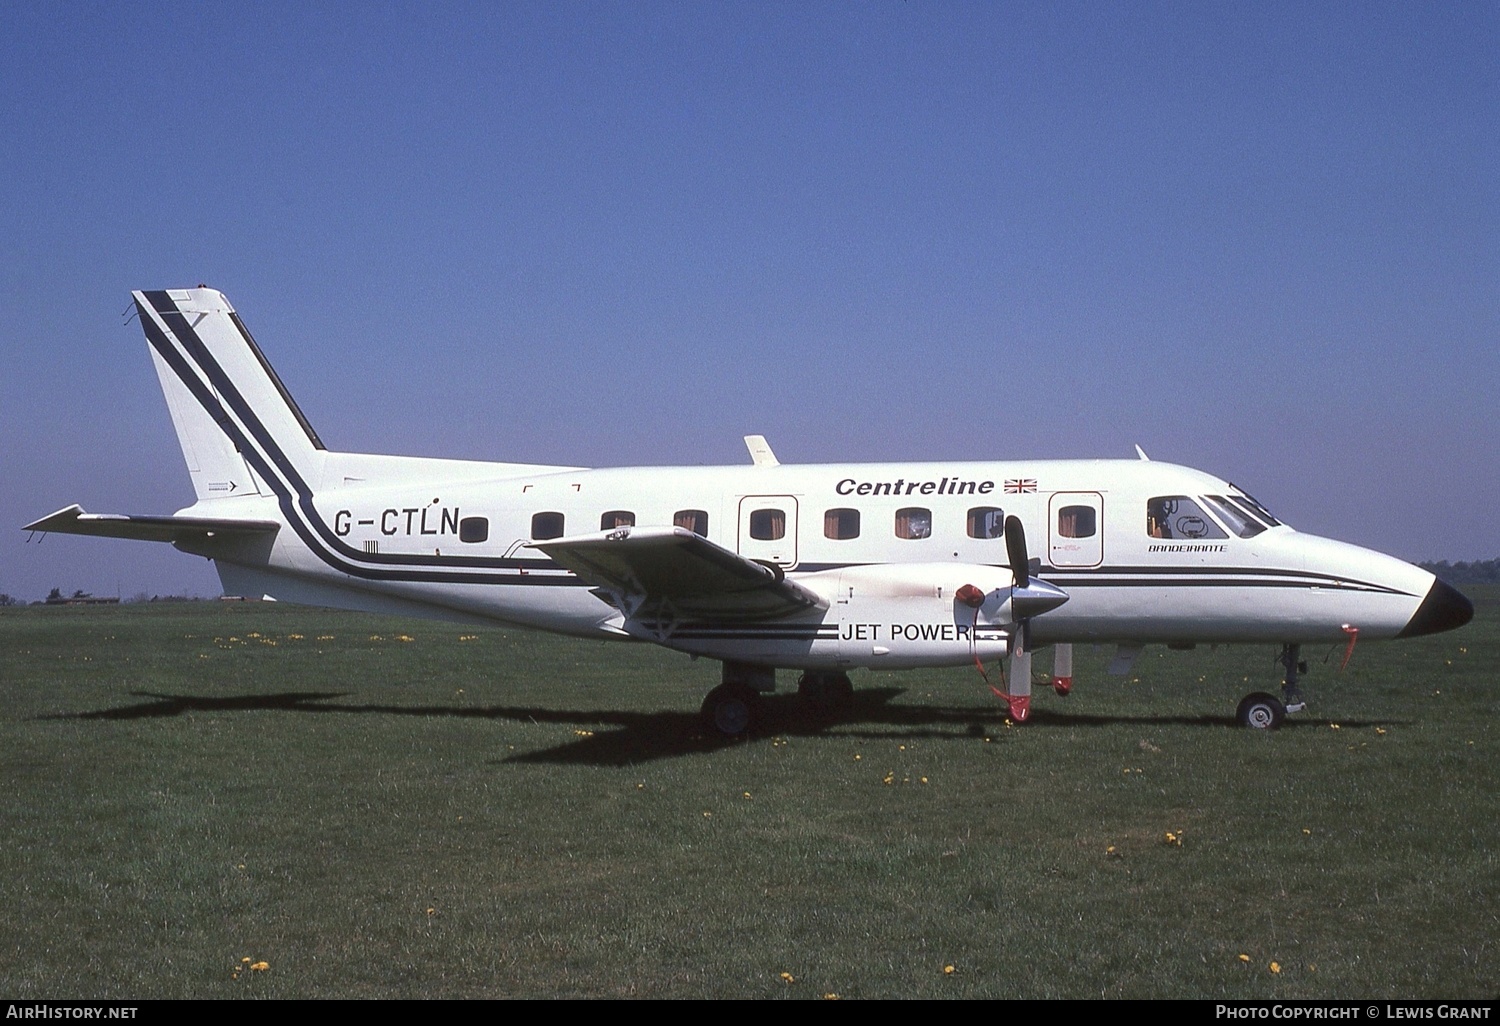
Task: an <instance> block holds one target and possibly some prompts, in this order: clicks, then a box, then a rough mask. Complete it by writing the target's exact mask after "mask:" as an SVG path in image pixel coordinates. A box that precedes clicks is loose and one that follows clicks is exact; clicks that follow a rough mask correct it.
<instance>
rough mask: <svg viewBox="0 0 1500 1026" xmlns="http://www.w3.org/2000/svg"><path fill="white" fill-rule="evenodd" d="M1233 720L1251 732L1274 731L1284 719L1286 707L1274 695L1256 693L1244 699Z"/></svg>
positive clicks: (1262, 692)
mask: <svg viewBox="0 0 1500 1026" xmlns="http://www.w3.org/2000/svg"><path fill="white" fill-rule="evenodd" d="M1234 718H1235V719H1237V720H1239V721H1240V726H1242V727H1249V728H1250V729H1251V730H1275V729H1276V728H1277V727H1279V726H1281V721H1282V720H1284V719H1286V706H1284V705H1282V704H1281V699H1279V698H1277V697H1276V696H1275V695H1268V694H1266V693H1265V692H1264V691H1257V692H1255V693H1254V694H1253V695H1246V696H1245V697H1244V700H1243V701H1241V702H1240V707H1239V709H1237V710H1235V714H1234Z"/></svg>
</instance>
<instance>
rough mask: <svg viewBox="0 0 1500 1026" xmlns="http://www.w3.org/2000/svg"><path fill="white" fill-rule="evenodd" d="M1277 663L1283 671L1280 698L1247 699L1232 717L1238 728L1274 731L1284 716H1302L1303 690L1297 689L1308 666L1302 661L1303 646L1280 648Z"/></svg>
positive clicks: (1256, 694) (1260, 696)
mask: <svg viewBox="0 0 1500 1026" xmlns="http://www.w3.org/2000/svg"><path fill="white" fill-rule="evenodd" d="M1276 661H1277V662H1278V663H1280V664H1281V665H1282V667H1283V669H1285V671H1286V678H1285V679H1284V680H1283V681H1282V684H1281V697H1280V698H1277V697H1276V696H1275V695H1268V694H1266V693H1265V692H1264V691H1256V692H1254V693H1253V694H1249V695H1246V696H1245V697H1244V699H1243V700H1242V701H1241V702H1240V707H1239V708H1238V709H1236V710H1235V713H1234V718H1235V719H1236V720H1238V721H1239V723H1240V726H1242V727H1250V728H1251V729H1252V730H1275V729H1276V728H1277V727H1279V726H1281V721H1282V720H1284V719H1286V715H1287V713H1296V712H1301V711H1302V710H1303V709H1306V708H1307V700H1306V698H1304V697H1303V694H1302V689H1301V688H1300V687H1298V686H1297V680H1298V678H1299V676H1300V675H1301V674H1304V673H1306V672H1307V663H1305V662H1304V661H1303V660H1302V646H1301V645H1290V644H1289V645H1282V646H1281V652H1280V654H1279V655H1277V656H1276Z"/></svg>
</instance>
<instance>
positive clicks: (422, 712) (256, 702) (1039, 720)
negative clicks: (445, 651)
mask: <svg viewBox="0 0 1500 1026" xmlns="http://www.w3.org/2000/svg"><path fill="white" fill-rule="evenodd" d="M904 693H905V689H903V688H865V689H862V690H859V691H856V692H855V694H854V699H853V702H852V704H851V705H850V706H849V708H848V709H846V710H844V711H843V712H842V713H839V714H826V713H820V712H818V711H815V710H813V709H811V708H809V707H808V706H807V705H806V704H805V703H804V702H802V700H801V699H800V698H799V697H798V696H797V695H795V694H790V693H788V694H780V695H766V696H763V697H762V699H761V703H760V707H759V718H758V722H757V725H756V727H755V729H754V730H752V731H751V732H750V733H749V734H748V735H745V736H742V737H738V738H733V737H725V736H724V735H722V734H720V733H718V732H717V731H715V730H712V729H710V728H708V727H705V726H704V724H703V721H702V719H701V717H700V716H699V715H698V714H697V713H695V712H690V711H678V710H657V711H653V712H626V711H622V710H618V709H560V708H548V707H542V706H504V705H486V706H455V705H389V704H358V705H345V704H330V703H332V702H334V701H335V700H337V699H341V698H345V697H347V696H348V695H349V694H350V693H349V692H346V691H286V692H278V693H275V694H266V695H234V696H228V697H222V698H218V697H207V696H201V695H166V694H157V693H154V692H148V691H135V692H131V694H132V695H134V696H135V697H137V698H141V699H145V701H141V702H138V703H135V704H133V705H126V706H120V707H117V708H113V709H99V710H92V711H89V712H81V713H66V714H59V715H55V716H48V717H44V718H45V719H53V720H144V719H159V718H169V717H174V716H181V715H184V714H186V713H238V712H296V713H325V714H341V715H369V714H374V715H384V716H421V717H457V718H460V719H478V720H491V721H507V722H512V723H530V724H533V725H536V726H541V725H543V724H556V725H563V726H572V727H573V728H574V731H575V736H574V737H573V738H572V739H570V740H568V741H566V742H564V743H562V744H558V745H553V746H551V747H547V748H541V749H537V750H534V751H529V752H525V753H521V754H517V755H512V756H509V757H507V758H505V759H501V760H497V761H498V762H502V763H507V762H518V763H576V764H580V765H599V766H621V765H630V764H634V763H641V762H649V761H652V760H655V759H669V758H674V757H677V756H682V755H691V754H695V753H701V752H711V751H715V750H717V749H721V748H727V747H730V746H732V745H736V744H744V743H747V742H754V741H757V740H766V739H769V738H772V737H777V736H780V737H814V736H817V735H820V734H825V733H834V734H836V735H837V736H839V737H853V738H868V739H881V740H890V739H892V738H905V739H916V738H920V739H925V740H936V741H943V740H950V741H962V740H972V739H973V738H976V737H986V736H988V737H998V736H1000V735H1002V734H1004V733H1006V732H1007V731H1008V729H1009V728H1007V727H1006V725H1005V712H1004V708H1003V707H1002V706H996V707H993V708H988V709H985V708H975V707H972V706H971V707H956V706H934V705H898V704H895V703H894V699H896V698H897V697H899V696H900V695H902V694H904ZM1126 723H1137V724H1140V725H1142V726H1167V725H1175V726H1191V727H1209V728H1214V729H1220V728H1222V729H1236V728H1237V724H1236V722H1235V720H1234V718H1233V717H1226V716H1201V715H1200V716H1154V715H1146V716H1120V715H1095V714H1078V713H1066V712H1059V711H1054V710H1048V709H1037V710H1034V712H1033V714H1032V720H1031V722H1030V723H1028V724H1027V725H1026V726H1025V727H1018V728H1014V729H1016V730H1027V731H1034V730H1046V729H1047V728H1049V727H1074V728H1083V727H1088V728H1093V727H1109V726H1118V725H1120V724H1126ZM1346 725H1347V726H1348V727H1350V728H1358V727H1361V726H1373V725H1375V723H1374V721H1370V722H1369V723H1366V722H1364V721H1360V722H1353V721H1349V722H1347V723H1346ZM1323 726H1324V723H1323V722H1322V721H1319V720H1301V721H1297V720H1287V721H1286V722H1285V723H1284V724H1283V726H1282V729H1283V730H1287V729H1294V730H1295V729H1301V728H1306V727H1323Z"/></svg>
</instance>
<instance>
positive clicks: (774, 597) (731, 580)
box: [531, 527, 828, 620]
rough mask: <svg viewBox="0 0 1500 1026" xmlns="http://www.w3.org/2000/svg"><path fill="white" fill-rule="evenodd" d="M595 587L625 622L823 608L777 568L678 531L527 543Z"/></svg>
mask: <svg viewBox="0 0 1500 1026" xmlns="http://www.w3.org/2000/svg"><path fill="white" fill-rule="evenodd" d="M531 548H535V549H540V550H541V551H543V552H545V553H546V554H547V555H548V556H550V557H552V559H553V560H555V561H556V562H558V563H559V564H561V565H562V566H565V567H567V568H568V569H569V570H571V571H573V573H575V574H577V575H578V576H579V577H581V578H583V579H584V580H585V581H588V582H589V583H590V584H593V585H595V586H596V588H597V589H598V591H599V592H600V593H601V597H603V598H604V599H605V601H607V602H609V603H610V604H611V605H613V606H615V607H616V608H617V609H619V610H620V611H621V612H622V613H624V614H625V615H626V616H627V617H641V616H652V617H672V618H677V617H698V616H708V615H712V616H714V617H716V618H718V619H721V620H722V619H731V620H765V619H770V618H772V617H778V616H787V615H790V614H792V613H800V612H803V611H804V610H808V609H815V608H816V609H822V608H827V605H828V602H827V600H826V599H824V598H823V597H821V596H820V595H818V594H816V593H814V592H812V591H810V590H808V589H807V588H804V587H802V586H801V585H799V584H797V583H796V582H794V581H789V580H787V579H786V577H785V575H783V574H782V572H781V568H780V567H776V566H772V565H768V564H765V563H758V562H756V561H755V560H753V559H746V558H745V557H744V556H741V555H740V554H739V553H737V552H731V551H730V550H729V549H726V548H724V547H723V546H722V545H716V544H714V543H713V542H711V541H709V540H708V539H707V538H704V537H702V536H701V535H698V534H694V533H693V532H692V531H689V530H687V529H685V528H681V527H621V528H617V529H615V530H613V531H600V532H598V533H597V534H584V535H577V536H575V537H572V538H556V539H553V540H551V541H540V542H532V543H531Z"/></svg>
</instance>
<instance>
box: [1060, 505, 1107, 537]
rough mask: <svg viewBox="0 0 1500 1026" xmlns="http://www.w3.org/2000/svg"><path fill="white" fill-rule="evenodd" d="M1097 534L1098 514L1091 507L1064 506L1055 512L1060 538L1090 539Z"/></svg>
mask: <svg viewBox="0 0 1500 1026" xmlns="http://www.w3.org/2000/svg"><path fill="white" fill-rule="evenodd" d="M1098 533H1099V514H1098V513H1097V512H1096V511H1095V510H1094V507H1092V506H1064V507H1063V508H1062V509H1060V510H1058V511H1057V534H1058V536H1059V537H1061V538H1092V537H1093V536H1094V535H1096V534H1098Z"/></svg>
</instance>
